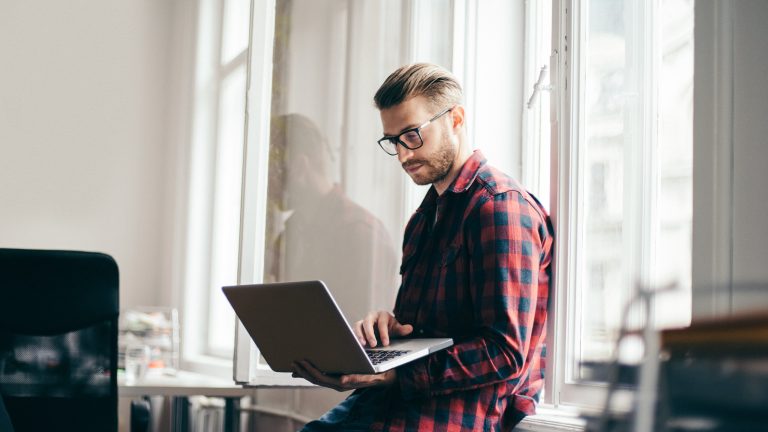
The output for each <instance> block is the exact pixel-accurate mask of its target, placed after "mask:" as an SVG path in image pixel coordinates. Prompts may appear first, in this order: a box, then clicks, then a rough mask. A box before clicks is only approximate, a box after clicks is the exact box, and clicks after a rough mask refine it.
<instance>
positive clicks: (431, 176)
mask: <svg viewBox="0 0 768 432" xmlns="http://www.w3.org/2000/svg"><path fill="white" fill-rule="evenodd" d="M440 141H441V146H440V148H438V149H437V150H435V152H434V153H433V154H432V155H430V157H429V158H428V159H416V160H411V161H409V162H408V164H409V165H411V164H418V163H420V164H422V165H423V166H424V168H426V171H427V172H426V173H425V174H424V175H411V174H410V173H409V175H411V179H412V180H413V182H414V183H416V184H417V185H419V186H424V185H428V184H433V183H437V182H440V181H441V180H443V179H445V177H446V176H447V175H448V173H450V172H451V169H452V168H453V162H454V161H455V160H456V153H457V152H458V149H454V148H453V146H452V145H451V142H450V139H449V138H448V137H447V136H446V135H445V134H444V135H443V136H442V137H441V140H440ZM403 168H405V166H403Z"/></svg>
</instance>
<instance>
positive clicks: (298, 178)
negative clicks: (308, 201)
mask: <svg viewBox="0 0 768 432" xmlns="http://www.w3.org/2000/svg"><path fill="white" fill-rule="evenodd" d="M270 140H271V143H270V155H269V176H270V186H269V190H270V192H271V193H272V194H274V195H275V196H274V199H276V200H278V202H282V201H283V200H287V201H288V203H287V205H288V206H289V207H290V208H293V207H294V206H295V205H296V204H297V202H300V201H301V200H302V199H305V198H306V195H308V194H314V195H317V194H323V193H325V192H327V191H328V190H329V189H330V188H331V187H332V183H333V172H332V169H333V155H332V154H331V149H330V146H329V145H328V142H327V141H326V139H325V137H324V136H323V134H322V133H321V132H320V129H319V128H318V127H317V126H316V125H315V124H314V123H313V122H312V120H310V119H309V118H307V117H305V116H303V115H301V114H285V115H280V116H275V117H273V118H272V123H271V130H270Z"/></svg>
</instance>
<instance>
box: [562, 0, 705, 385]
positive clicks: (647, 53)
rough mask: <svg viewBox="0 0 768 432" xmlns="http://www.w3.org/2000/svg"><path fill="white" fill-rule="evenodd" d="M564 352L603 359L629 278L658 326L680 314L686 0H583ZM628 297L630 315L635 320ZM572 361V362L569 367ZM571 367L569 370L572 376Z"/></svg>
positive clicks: (684, 300)
mask: <svg viewBox="0 0 768 432" xmlns="http://www.w3.org/2000/svg"><path fill="white" fill-rule="evenodd" d="M582 7H584V8H585V10H583V11H582V15H581V16H582V20H583V29H584V34H583V35H582V39H581V41H582V45H581V46H580V50H579V52H580V53H581V58H580V59H579V61H580V64H581V67H582V74H583V75H582V76H583V78H582V83H581V89H582V92H581V94H579V95H578V97H577V98H576V99H574V101H575V104H577V105H575V106H574V107H573V109H575V110H577V112H579V116H578V119H579V129H578V130H579V135H578V140H577V147H576V148H575V152H576V160H577V169H576V175H575V176H574V177H573V178H572V181H574V186H575V189H576V196H577V197H578V198H577V199H576V200H575V201H574V202H575V208H572V209H570V211H571V212H573V213H572V214H573V215H574V216H575V220H576V225H575V226H576V229H577V232H576V233H573V234H572V235H573V237H572V238H574V239H575V244H576V248H575V253H576V257H577V258H576V263H577V264H576V277H575V284H576V285H575V287H574V292H575V293H576V294H575V296H574V301H575V305H574V306H575V309H574V310H575V312H576V313H575V314H574V315H573V316H571V318H570V319H571V320H572V322H573V324H574V325H573V326H569V327H570V328H571V330H570V332H571V334H570V335H569V337H570V339H571V343H572V345H571V346H572V347H573V350H574V352H573V353H572V354H573V355H572V356H570V357H569V358H571V359H573V360H574V361H575V362H576V365H578V364H580V362H581V361H583V360H608V359H610V358H611V357H612V356H613V354H614V352H613V351H614V343H615V338H616V336H617V334H618V329H619V327H620V325H621V323H622V319H623V311H624V305H626V303H627V302H628V301H629V300H630V299H631V298H632V296H633V295H634V293H635V290H636V288H637V284H638V283H642V284H644V285H645V286H648V287H651V288H653V287H659V286H662V285H664V284H666V283H668V282H675V283H676V284H677V287H678V288H677V290H676V291H675V292H674V293H672V294H659V295H658V296H656V299H655V302H654V306H655V307H654V308H653V310H652V314H651V316H652V320H653V322H654V323H655V324H656V325H659V326H679V325H684V324H686V323H688V322H689V321H690V309H691V308H690V304H691V300H690V285H691V275H690V257H691V251H690V245H691V238H690V236H691V206H692V202H691V188H692V180H691V173H692V171H691V167H692V102H693V100H692V98H693V91H692V85H693V41H692V39H693V2H692V1H690V0H664V1H659V2H648V3H646V2H634V1H616V0H589V1H587V2H584V3H582ZM643 317H644V312H643V311H642V310H640V309H637V308H636V309H634V310H633V312H632V314H631V315H630V317H629V323H630V325H634V326H638V325H643V324H644V319H643ZM575 370H577V371H578V368H576V369H575ZM574 378H575V379H577V380H578V379H579V375H578V372H577V376H575V377H574Z"/></svg>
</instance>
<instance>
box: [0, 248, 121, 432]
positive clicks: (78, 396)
mask: <svg viewBox="0 0 768 432" xmlns="http://www.w3.org/2000/svg"><path fill="white" fill-rule="evenodd" d="M118 313H119V296H118V270H117V264H116V263H115V261H114V260H113V259H112V258H111V257H110V256H108V255H104V254H100V253H89V252H71V251H50V250H20V249H0V396H2V398H3V401H4V403H5V407H6V409H7V411H8V415H9V417H10V420H11V423H12V424H13V427H14V429H15V432H27V431H78V432H83V431H94V432H95V431H99V432H105V431H117V423H118V422H117V319H118Z"/></svg>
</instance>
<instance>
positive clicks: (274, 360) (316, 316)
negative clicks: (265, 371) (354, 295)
mask: <svg viewBox="0 0 768 432" xmlns="http://www.w3.org/2000/svg"><path fill="white" fill-rule="evenodd" d="M222 291H224V295H225V296H226V297H227V299H228V300H229V303H230V304H231V305H232V307H233V308H234V310H235V313H236V314H237V316H238V318H240V321H241V322H242V323H243V326H245V329H246V330H247V331H248V333H249V334H250V336H251V339H253V341H254V342H255V343H256V346H257V347H258V348H259V350H260V351H261V354H262V355H263V356H264V359H265V360H266V361H267V363H268V364H269V366H270V367H271V368H272V370H274V371H278V372H291V371H292V370H293V367H292V363H293V362H295V361H297V360H303V359H307V360H309V361H310V362H311V363H312V364H314V365H315V367H317V368H318V369H320V370H321V371H323V372H325V373H331V374H350V373H362V374H371V373H379V372H384V371H386V370H389V369H392V368H394V367H397V366H400V365H402V364H405V363H408V362H410V361H413V360H416V359H417V358H420V357H423V356H426V355H428V354H430V353H433V352H435V351H439V350H441V349H444V348H447V347H449V346H451V345H453V340H452V339H450V338H434V339H432V338H428V339H409V338H404V339H391V340H390V344H389V345H388V346H386V347H382V346H381V345H378V346H377V347H376V348H374V349H371V348H368V349H365V348H364V347H363V346H362V345H360V342H359V341H358V339H357V336H355V334H354V332H353V331H352V328H351V327H350V325H349V323H348V322H347V320H346V319H345V318H344V315H343V314H342V313H341V310H340V309H339V306H338V305H337V304H336V301H335V300H334V299H333V297H332V296H331V293H330V292H329V291H328V288H327V287H326V286H325V284H324V283H323V282H321V281H303V282H283V283H269V284H257V285H238V286H227V287H223V288H222Z"/></svg>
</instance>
